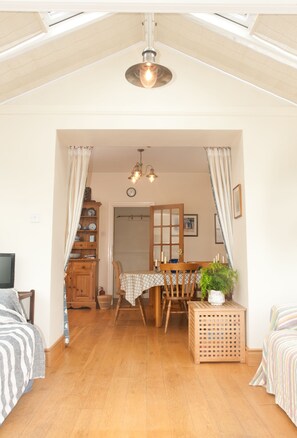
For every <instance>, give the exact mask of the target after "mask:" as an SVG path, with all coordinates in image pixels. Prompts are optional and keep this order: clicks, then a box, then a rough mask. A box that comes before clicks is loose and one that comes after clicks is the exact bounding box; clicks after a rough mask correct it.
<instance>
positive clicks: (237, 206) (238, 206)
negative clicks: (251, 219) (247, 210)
mask: <svg viewBox="0 0 297 438" xmlns="http://www.w3.org/2000/svg"><path fill="white" fill-rule="evenodd" d="M233 214H234V219H237V218H239V217H241V216H242V199H241V184H237V186H236V187H234V189H233Z"/></svg>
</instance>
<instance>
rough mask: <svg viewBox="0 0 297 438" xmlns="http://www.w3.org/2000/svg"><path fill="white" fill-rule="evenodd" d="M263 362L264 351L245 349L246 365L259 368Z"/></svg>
mask: <svg viewBox="0 0 297 438" xmlns="http://www.w3.org/2000/svg"><path fill="white" fill-rule="evenodd" d="M261 360H262V350H260V349H255V348H254V349H253V348H248V347H246V349H245V363H246V364H247V365H248V366H249V367H258V366H259V365H260V363H261Z"/></svg>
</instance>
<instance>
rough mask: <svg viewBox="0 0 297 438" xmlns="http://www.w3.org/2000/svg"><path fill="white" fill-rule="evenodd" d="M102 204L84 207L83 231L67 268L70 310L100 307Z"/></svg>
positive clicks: (76, 239)
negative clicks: (98, 297)
mask: <svg viewBox="0 0 297 438" xmlns="http://www.w3.org/2000/svg"><path fill="white" fill-rule="evenodd" d="M100 205H101V203H100V202H96V201H89V202H84V203H83V208H82V212H81V217H80V222H79V227H78V230H77V235H76V238H75V242H74V244H73V247H72V252H71V256H70V259H69V263H68V268H67V276H66V292H67V305H68V307H76V308H77V307H83V306H87V307H91V308H95V307H96V290H97V288H98V264H99V208H100Z"/></svg>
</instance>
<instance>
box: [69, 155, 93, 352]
mask: <svg viewBox="0 0 297 438" xmlns="http://www.w3.org/2000/svg"><path fill="white" fill-rule="evenodd" d="M91 152H92V147H90V146H70V147H69V150H68V202H67V204H68V210H67V223H66V238H65V250H64V271H65V272H66V269H67V264H68V260H69V256H70V252H71V249H72V246H73V243H74V240H75V235H76V232H77V228H78V224H79V219H80V215H81V209H82V203H83V198H84V191H85V186H86V181H87V176H88V168H89V161H90V156H91ZM64 336H65V344H69V341H70V338H69V326H68V313H67V302H66V287H65V284H64Z"/></svg>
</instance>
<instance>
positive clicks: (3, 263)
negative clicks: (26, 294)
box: [0, 253, 15, 289]
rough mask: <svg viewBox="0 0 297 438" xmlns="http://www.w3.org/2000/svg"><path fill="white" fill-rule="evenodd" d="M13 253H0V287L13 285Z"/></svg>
mask: <svg viewBox="0 0 297 438" xmlns="http://www.w3.org/2000/svg"><path fill="white" fill-rule="evenodd" d="M14 265H15V254H12V253H11V254H4V253H0V288H1V289H9V288H12V287H14Z"/></svg>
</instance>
